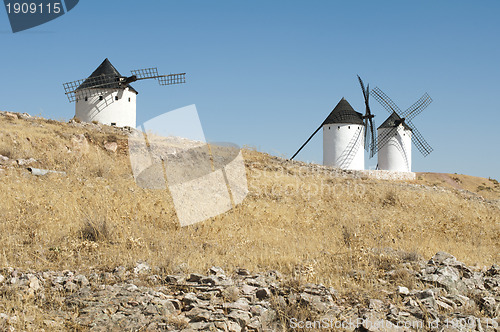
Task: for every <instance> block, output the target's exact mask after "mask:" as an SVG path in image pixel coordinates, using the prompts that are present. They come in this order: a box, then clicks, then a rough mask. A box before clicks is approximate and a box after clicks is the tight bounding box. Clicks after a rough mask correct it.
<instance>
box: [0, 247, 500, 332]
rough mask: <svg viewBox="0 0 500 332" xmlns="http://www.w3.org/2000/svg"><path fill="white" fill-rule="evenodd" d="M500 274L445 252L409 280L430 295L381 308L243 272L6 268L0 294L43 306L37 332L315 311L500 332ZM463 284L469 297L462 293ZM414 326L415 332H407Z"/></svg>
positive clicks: (402, 324) (8, 320) (256, 324)
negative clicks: (163, 273)
mask: <svg viewBox="0 0 500 332" xmlns="http://www.w3.org/2000/svg"><path fill="white" fill-rule="evenodd" d="M499 270H500V269H499V268H498V266H493V267H492V268H491V269H489V270H487V271H484V270H483V272H479V271H473V270H472V269H471V268H469V267H467V266H465V265H464V264H463V263H461V262H458V261H457V260H456V259H455V258H454V257H453V256H451V255H449V254H446V253H438V254H437V255H436V256H434V257H433V258H432V259H431V260H430V261H429V262H427V264H426V263H425V262H423V266H422V270H421V271H420V272H419V273H417V274H415V275H411V276H412V277H413V278H416V279H417V280H420V282H419V283H415V284H418V285H422V282H423V285H425V284H428V285H429V288H425V287H424V288H423V289H419V288H415V289H412V290H411V291H410V290H409V289H408V288H406V287H403V286H399V287H397V288H396V291H394V288H391V289H392V291H389V290H386V292H385V293H384V292H380V293H379V294H378V296H379V299H375V298H363V299H354V298H343V297H342V296H341V295H339V294H338V293H337V292H336V291H335V290H334V289H332V288H328V287H325V286H324V285H321V284H299V285H296V286H294V287H289V286H286V284H283V283H281V282H280V280H281V279H283V277H282V276H279V274H277V273H276V271H274V272H269V273H261V274H252V273H250V272H249V271H247V270H243V269H239V270H238V271H235V272H236V273H235V274H234V275H233V274H228V275H226V272H225V271H223V270H222V269H221V268H217V267H212V268H210V269H209V271H208V275H207V276H205V275H201V274H195V273H192V274H178V275H169V276H164V277H160V276H158V275H156V274H153V272H152V271H156V269H154V268H151V267H150V266H149V265H148V264H146V263H143V262H141V263H138V264H137V265H136V267H135V268H133V269H132V270H131V271H127V269H126V268H125V267H123V266H119V267H116V268H115V269H113V270H112V272H108V271H103V272H91V273H88V274H84V273H77V272H74V271H62V272H54V271H45V272H41V273H34V272H32V271H30V272H23V271H19V270H16V269H13V268H10V269H3V270H2V271H1V272H2V274H0V290H1V291H2V293H3V294H18V295H19V296H20V298H25V299H28V298H34V299H35V300H36V299H41V301H40V304H43V306H44V310H48V311H47V312H46V313H47V315H46V316H45V317H44V320H43V321H42V322H41V323H39V324H41V325H42V326H39V328H38V329H40V328H44V329H47V330H63V329H64V328H65V327H67V326H72V327H74V328H75V329H78V330H80V329H81V330H91V331H94V330H95V331H106V330H108V331H117V330H134V331H135V330H146V331H147V330H165V331H198V330H206V331H210V330H212V331H284V329H283V327H286V326H285V325H286V321H283V316H282V315H283V313H286V315H288V316H287V317H288V318H300V317H294V315H299V314H300V313H301V312H304V311H303V310H308V312H309V313H310V314H311V315H312V316H311V317H316V318H315V319H324V321H328V322H330V321H331V322H335V321H344V322H348V321H349V320H350V321H352V322H354V323H353V325H351V326H348V328H347V330H351V331H419V330H425V328H418V326H422V327H424V326H427V325H426V324H430V323H433V322H440V324H442V322H446V321H448V322H454V321H456V322H464V324H465V325H464V326H460V327H459V328H456V329H448V330H446V329H442V328H443V327H444V326H441V325H439V326H438V327H439V329H438V328H435V329H431V330H436V331H437V330H439V331H469V330H472V331H495V329H498V319H499V317H498V315H499V305H500V295H499V292H498V284H499V283H500V273H499V272H500V271H499ZM131 272H132V273H131ZM4 275H5V276H6V277H4ZM277 276H279V277H277ZM443 277H446V278H447V279H446V278H444V279H443ZM387 278H388V280H389V279H390V276H388V277H387ZM440 278H441V279H440ZM482 280H484V285H483V282H482ZM460 283H462V284H463V285H462V286H463V287H465V288H463V287H457V285H458V284H460ZM391 287H394V286H391ZM474 294H476V295H474ZM398 295H399V296H398ZM475 308H476V309H478V310H476V309H475ZM49 313H50V315H49ZM464 313H467V314H464ZM470 313H474V315H476V316H472V315H471V314H470ZM19 317H21V318H19ZM19 317H18V316H16V315H12V314H11V313H0V326H1V329H2V330H9V329H10V327H12V328H14V327H15V326H18V325H17V324H19V323H20V322H19V320H20V319H22V320H23V321H22V324H28V321H29V319H31V318H29V316H28V315H23V316H19ZM302 319H303V318H302ZM31 320H32V321H34V318H33V319H31ZM29 324H32V323H29ZM284 324H285V325H284ZM411 324H413V326H417V327H416V328H407V326H412V325H411ZM495 324H496V325H495ZM26 326H27V325H26ZM288 327H290V326H288Z"/></svg>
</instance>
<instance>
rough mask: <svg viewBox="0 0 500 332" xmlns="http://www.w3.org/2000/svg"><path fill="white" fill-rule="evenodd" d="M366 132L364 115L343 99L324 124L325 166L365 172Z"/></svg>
mask: <svg viewBox="0 0 500 332" xmlns="http://www.w3.org/2000/svg"><path fill="white" fill-rule="evenodd" d="M364 130H365V128H364V124H363V115H362V114H361V113H358V112H356V111H354V109H353V108H352V106H351V105H350V104H349V103H348V102H347V100H345V99H344V98H342V99H341V100H340V102H339V103H338V104H337V106H335V108H334V109H333V111H332V112H331V113H330V115H329V116H328V117H327V118H326V120H325V122H324V123H323V164H324V165H327V166H334V167H339V168H341V169H351V170H363V169H364V168H365V154H364V138H365V133H364Z"/></svg>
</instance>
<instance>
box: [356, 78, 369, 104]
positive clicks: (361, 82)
mask: <svg viewBox="0 0 500 332" xmlns="http://www.w3.org/2000/svg"><path fill="white" fill-rule="evenodd" d="M358 81H359V85H361V90H362V91H363V96H364V97H365V102H366V100H367V97H366V92H365V85H364V83H363V80H362V79H361V77H359V75H358Z"/></svg>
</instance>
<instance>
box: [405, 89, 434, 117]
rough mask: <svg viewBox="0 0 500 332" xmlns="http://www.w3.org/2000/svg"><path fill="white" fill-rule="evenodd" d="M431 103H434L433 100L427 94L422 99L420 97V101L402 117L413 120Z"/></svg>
mask: <svg viewBox="0 0 500 332" xmlns="http://www.w3.org/2000/svg"><path fill="white" fill-rule="evenodd" d="M430 103H432V98H431V97H430V96H429V95H428V94H427V92H426V93H425V94H424V95H423V96H422V97H420V99H419V100H417V101H416V102H415V103H414V104H413V105H411V106H410V107H408V109H407V110H406V111H404V112H403V114H402V117H403V118H406V119H408V120H411V119H413V118H414V117H416V116H417V115H419V114H420V113H422V111H423V110H424V109H425V108H426V107H427V106H429V104H430Z"/></svg>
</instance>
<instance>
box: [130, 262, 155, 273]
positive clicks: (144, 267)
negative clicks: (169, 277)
mask: <svg viewBox="0 0 500 332" xmlns="http://www.w3.org/2000/svg"><path fill="white" fill-rule="evenodd" d="M150 270H151V267H149V265H148V264H146V263H138V264H137V265H136V266H135V267H134V273H135V274H140V273H147V272H149V271H150Z"/></svg>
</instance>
